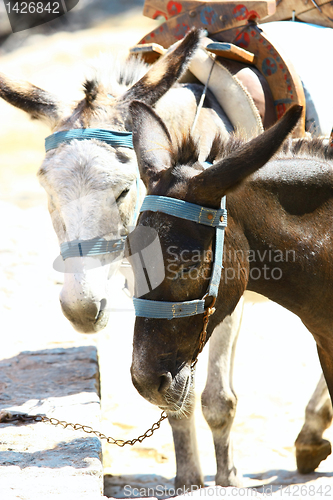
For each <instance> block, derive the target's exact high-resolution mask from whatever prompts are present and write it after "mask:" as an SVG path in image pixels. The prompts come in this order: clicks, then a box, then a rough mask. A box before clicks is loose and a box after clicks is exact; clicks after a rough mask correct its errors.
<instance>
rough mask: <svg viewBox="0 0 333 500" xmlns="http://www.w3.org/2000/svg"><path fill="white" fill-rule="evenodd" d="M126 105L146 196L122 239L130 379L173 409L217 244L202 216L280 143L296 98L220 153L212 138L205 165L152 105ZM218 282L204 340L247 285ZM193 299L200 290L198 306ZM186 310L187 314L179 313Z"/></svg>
mask: <svg viewBox="0 0 333 500" xmlns="http://www.w3.org/2000/svg"><path fill="white" fill-rule="evenodd" d="M131 112H132V117H133V141H134V147H135V152H136V154H137V157H138V164H139V168H140V173H141V177H142V179H143V181H144V183H145V185H146V188H147V194H148V195H153V196H151V197H149V196H148V197H147V198H146V199H145V201H144V204H143V208H142V213H141V215H140V218H139V222H138V226H137V228H136V229H135V231H134V232H133V233H131V235H130V237H129V240H128V251H129V259H130V261H131V263H132V265H133V269H134V274H135V280H136V284H135V296H136V297H137V298H140V299H141V300H136V299H135V306H136V314H137V318H136V322H135V329H134V342H133V360H132V367H131V373H132V380H133V383H134V385H135V387H136V388H137V390H138V391H139V392H140V393H141V394H142V395H143V396H144V397H145V398H146V399H148V400H149V401H150V402H152V403H154V404H156V405H158V406H160V407H161V408H163V409H165V410H168V411H171V412H172V411H176V412H177V411H179V410H180V409H181V408H183V407H184V402H185V401H186V400H187V396H188V394H189V391H190V387H191V365H192V363H193V361H194V360H195V359H196V356H197V354H198V352H199V339H200V338H201V334H202V332H203V327H204V316H205V314H204V310H205V309H206V308H207V307H209V306H211V304H212V299H213V297H212V296H206V295H207V290H208V286H209V284H210V279H211V273H212V261H213V260H214V252H215V251H216V249H215V229H214V228H213V227H209V225H206V224H204V223H203V224H202V221H203V220H204V217H207V219H208V220H213V219H214V218H215V215H214V214H216V213H217V214H218V215H219V212H216V209H219V207H220V202H221V198H222V197H223V196H224V195H226V194H228V192H230V191H231V190H234V189H235V188H236V187H237V186H238V185H239V184H240V183H241V182H242V181H243V180H244V179H245V178H246V177H247V176H249V175H250V174H251V173H253V172H255V171H256V170H257V169H259V168H260V167H262V166H263V165H264V164H265V163H266V162H267V161H268V160H269V159H270V157H271V156H272V155H273V154H274V153H275V152H276V151H277V150H278V148H279V147H280V145H281V143H282V141H283V140H284V139H285V137H286V136H287V135H288V133H289V132H290V131H291V130H292V128H293V127H294V125H295V124H296V123H297V120H298V118H299V116H300V113H301V107H299V106H295V107H293V108H292V109H291V110H290V111H289V112H288V113H287V114H286V115H285V116H284V117H283V118H282V120H281V121H280V122H278V123H277V124H276V125H275V126H274V127H272V128H271V129H269V130H268V131H266V132H264V133H263V134H262V135H260V136H258V137H257V138H255V139H253V140H252V141H250V142H249V143H247V144H243V145H241V146H239V147H238V148H236V149H235V150H234V151H233V152H232V153H231V154H227V155H226V156H225V157H223V158H221V157H220V159H219V156H218V154H219V153H218V149H219V148H218V147H217V141H218V139H217V141H215V143H213V147H212V151H211V154H210V156H209V157H208V158H207V160H208V162H210V163H213V165H212V166H210V167H208V168H206V169H204V167H203V165H202V164H201V163H200V162H199V161H198V152H197V151H196V147H195V145H194V144H193V141H191V139H188V140H187V142H183V143H182V144H181V145H180V146H177V147H174V145H173V144H172V143H171V139H170V135H169V133H168V130H167V128H166V126H165V125H164V123H163V121H162V120H161V119H160V118H159V117H158V116H157V115H156V113H155V112H154V111H153V110H152V109H151V108H150V107H149V106H147V105H145V104H143V103H139V102H134V103H132V105H131ZM161 196H162V197H164V198H162V199H161V198H159V197H161ZM170 198H171V199H173V200H172V201H169V200H170ZM174 199H176V200H182V201H185V202H189V203H185V204H184V203H178V202H175V200H174ZM154 204H156V205H155V206H154ZM190 204H191V205H190ZM178 205H184V211H187V213H188V215H185V218H182V216H179V215H178V214H176V216H175V213H173V214H172V213H171V212H172V210H176V209H175V207H178ZM193 205H195V207H193ZM145 206H146V207H147V208H145ZM170 206H172V207H173V209H172V210H171V212H170V208H169V207H170ZM166 207H168V208H166ZM200 207H207V208H208V210H206V211H205V210H204V209H203V208H200ZM182 209H183V207H182V206H181V208H180V209H179V207H178V208H177V210H176V211H177V212H178V213H179V210H182ZM236 209H237V207H236ZM193 210H194V212H197V213H198V215H197V216H196V217H197V221H194V220H193V218H194V216H193V215H192V214H193V213H194V212H193ZM219 217H220V215H219ZM198 222H200V223H198ZM218 224H219V223H218V222H217V225H218ZM228 224H229V225H228V232H227V234H226V238H227V239H228V244H229V245H230V244H233V243H234V240H235V241H236V242H237V237H238V236H237V234H234V232H233V228H234V226H235V223H233V221H232V219H231V220H230V222H229V223H228ZM238 231H239V230H238ZM216 246H217V244H216ZM225 264H226V263H225ZM161 267H162V271H161ZM225 282H227V283H228V285H225ZM221 283H222V284H221V285H220V286H219V290H218V292H219V293H218V297H217V301H216V310H217V312H216V313H215V315H213V316H212V318H211V321H210V323H209V325H208V330H207V336H206V339H205V340H206V341H207V339H208V338H209V336H210V334H211V333H212V331H213V328H214V326H216V325H217V324H218V323H219V322H220V321H222V320H223V319H224V317H225V316H226V315H228V314H231V312H232V311H233V309H234V307H235V306H236V304H237V302H238V300H239V298H240V297H241V295H242V293H243V291H244V289H245V287H246V283H245V279H244V277H242V276H240V277H238V279H237V278H235V279H234V280H233V281H232V282H230V281H228V280H226V281H225V280H224V276H223V270H222V279H221ZM208 295H210V293H209V294H208ZM142 299H143V300H142ZM198 299H203V300H202V301H201V306H202V309H199V305H198V304H197V302H200V300H198ZM192 301H194V304H195V308H194V309H195V310H194V309H193V307H192V306H193V302H192ZM179 302H181V304H180V305H179V304H178V303H179ZM185 302H186V303H185ZM188 302H191V310H190V312H189V310H188V309H187V308H188V307H189V306H188ZM202 302H203V304H202ZM197 305H198V308H197ZM185 309H187V313H188V312H189V315H188V316H184V312H185ZM170 317H171V318H172V319H167V318H170Z"/></svg>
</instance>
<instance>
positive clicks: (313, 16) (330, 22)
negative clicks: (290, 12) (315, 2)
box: [297, 2, 333, 28]
mask: <svg viewBox="0 0 333 500" xmlns="http://www.w3.org/2000/svg"><path fill="white" fill-rule="evenodd" d="M320 9H321V12H320V11H319V10H318V9H317V8H316V7H315V8H313V9H311V10H308V11H307V12H302V13H301V14H298V15H297V17H298V19H299V20H300V21H303V22H305V23H312V24H318V25H319V26H325V27H326V28H333V3H332V2H328V3H325V5H321V7H320Z"/></svg>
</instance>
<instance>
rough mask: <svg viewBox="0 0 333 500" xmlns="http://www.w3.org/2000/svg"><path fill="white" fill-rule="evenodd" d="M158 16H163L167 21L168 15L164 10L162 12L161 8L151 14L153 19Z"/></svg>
mask: <svg viewBox="0 0 333 500" xmlns="http://www.w3.org/2000/svg"><path fill="white" fill-rule="evenodd" d="M158 17H164V19H165V20H166V21H167V20H168V16H167V15H166V13H165V12H162V11H161V10H157V11H156V12H154V14H153V19H157V18H158Z"/></svg>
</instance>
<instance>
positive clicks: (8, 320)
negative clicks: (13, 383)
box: [0, 9, 333, 498]
mask: <svg viewBox="0 0 333 500" xmlns="http://www.w3.org/2000/svg"><path fill="white" fill-rule="evenodd" d="M153 26H154V23H153V21H151V20H149V19H145V18H143V17H142V16H141V14H140V12H139V10H138V9H135V10H134V11H129V12H128V13H127V14H126V15H122V16H120V17H119V16H118V17H116V18H115V20H114V24H113V25H112V26H110V25H109V24H108V23H107V22H105V23H102V24H100V25H99V26H98V28H92V29H89V30H85V31H76V32H75V33H68V32H67V33H56V34H53V35H52V36H48V37H46V38H45V37H44V38H42V39H41V38H38V37H37V39H36V40H35V43H32V42H31V43H30V44H29V46H27V47H21V48H20V49H18V50H16V51H12V52H11V53H9V54H6V55H3V56H1V57H0V67H1V71H2V72H4V73H7V74H11V75H13V76H15V77H18V78H24V79H26V80H30V81H31V82H33V83H34V84H36V85H38V86H40V87H43V88H46V89H48V90H51V91H53V92H55V93H57V94H59V95H61V96H63V97H64V98H71V99H74V98H78V97H79V96H80V95H81V94H80V92H81V91H80V83H81V81H82V80H83V74H84V71H85V61H86V60H87V59H89V58H91V57H95V56H96V55H98V54H99V52H101V51H104V50H105V51H109V50H110V51H120V50H127V48H128V47H129V46H131V45H133V44H135V43H136V42H137V41H138V40H139V39H140V37H141V36H143V35H144V34H145V33H146V32H148V31H149V30H150V29H152V27H153ZM41 42H42V43H41ZM0 116H1V120H0V221H1V229H2V230H1V245H0V252H1V259H0V273H1V274H0V276H1V281H0V301H1V302H0V315H1V332H2V339H3V344H2V352H1V358H3V359H4V358H7V357H11V356H14V355H15V354H17V353H18V352H20V351H23V350H26V349H29V350H34V349H42V348H45V347H46V346H48V347H50V346H55V345H57V346H59V345H61V346H73V345H82V344H83V345H84V344H92V343H93V344H95V345H97V347H98V350H99V356H100V367H101V384H102V421H101V431H102V432H105V433H106V434H108V435H111V436H114V437H119V438H132V437H136V436H137V435H139V434H142V433H143V432H145V431H146V429H148V428H149V427H150V426H151V424H152V423H153V422H155V421H156V420H158V418H159V410H158V409H156V408H155V407H153V406H152V405H150V404H149V403H148V402H146V401H145V400H144V399H143V398H141V397H140V396H139V395H138V393H137V392H136V391H135V389H134V388H133V387H132V383H131V380H130V374H129V367H130V360H131V336H132V331H133V322H134V313H133V309H132V304H131V301H130V299H129V298H128V297H127V296H126V295H125V293H123V292H120V289H121V287H122V278H121V277H120V276H119V277H118V278H117V279H116V280H115V289H114V290H115V291H114V311H113V312H112V317H111V319H110V322H109V326H108V328H107V329H106V330H104V331H103V332H101V333H99V334H98V335H93V336H87V335H81V334H78V333H76V332H74V331H73V329H72V328H71V327H70V325H69V324H68V322H67V320H66V319H65V318H64V317H63V316H62V313H61V311H60V306H59V302H58V294H59V291H60V288H61V283H62V275H61V274H60V273H57V272H56V271H54V270H53V268H52V262H53V260H54V258H55V257H56V256H57V254H58V246H57V241H56V238H55V235H54V233H53V229H52V227H51V221H50V219H49V216H48V213H47V208H46V196H45V194H44V192H43V190H42V189H41V188H40V187H39V185H38V181H37V179H36V177H35V174H36V171H37V168H38V166H39V165H40V163H41V161H42V158H43V141H44V137H45V136H46V135H48V134H49V131H48V129H47V128H46V127H45V126H44V125H42V124H39V123H37V122H30V121H29V120H28V119H27V118H26V117H25V115H24V114H23V113H22V112H20V111H18V110H16V109H14V108H11V107H10V106H9V105H7V104H6V103H3V102H2V101H1V102H0ZM207 351H208V349H207V348H206V349H205V350H204V352H203V353H202V355H201V356H200V359H199V363H198V369H197V381H196V391H197V395H198V400H199V398H200V392H201V391H202V390H203V387H204V384H205V370H206V364H207ZM319 376H320V367H319V362H318V360H317V355H316V350H315V345H314V341H313V339H312V337H311V335H310V334H309V333H308V331H307V330H306V329H305V328H304V326H303V325H302V324H301V322H300V321H299V319H298V318H296V317H295V316H294V315H292V314H291V313H289V312H288V311H286V310H284V309H282V308H281V307H279V306H277V305H276V304H273V303H271V302H269V301H267V300H265V299H263V298H261V297H260V296H255V295H254V294H248V295H247V300H246V305H245V313H244V320H243V323H242V330H241V334H240V339H239V344H238V350H237V357H236V366H235V388H236V391H237V394H238V398H239V402H238V408H237V415H236V420H235V425H234V428H233V432H232V436H233V443H234V458H235V463H236V465H237V467H238V470H239V472H240V475H241V476H243V481H244V486H252V487H255V486H256V487H259V486H262V485H265V487H266V488H271V490H272V491H275V495H276V496H280V498H281V497H282V496H281V488H286V487H287V486H288V485H293V486H292V487H291V488H292V489H289V494H288V493H286V494H287V495H288V497H289V496H291V497H293V498H304V497H306V496H307V495H306V493H307V494H308V496H312V497H313V496H314V497H315V498H320V497H321V496H328V497H331V496H333V472H332V471H333V458H332V457H329V458H328V459H327V460H326V461H325V462H323V463H322V464H321V465H320V467H319V468H318V470H317V471H316V472H315V473H314V474H310V475H307V476H301V475H299V474H297V472H296V465H295V459H294V446H293V443H294V440H295V438H296V436H297V434H298V432H299V430H300V429H301V426H302V423H303V417H304V409H305V406H306V403H307V401H308V399H309V397H310V396H311V394H312V392H313V390H314V388H315V386H316V383H317V381H318V380H319ZM196 420H197V429H198V442H199V449H200V455H201V463H202V468H203V472H204V475H205V482H206V484H207V485H212V484H214V475H215V470H216V466H215V460H214V450H213V443H212V438H211V434H210V431H209V429H208V426H207V424H206V423H205V421H204V418H203V416H202V414H201V409H200V405H199V404H198V405H197V409H196ZM327 437H328V439H330V440H332V437H333V436H332V430H328V431H327ZM104 470H105V495H107V496H112V497H116V498H121V497H124V496H126V494H125V493H126V490H125V489H124V488H125V486H126V485H130V486H131V488H132V489H133V488H134V487H140V488H141V487H145V488H148V487H155V488H156V486H157V485H163V486H164V487H166V488H167V489H169V492H172V487H173V477H174V475H175V460H174V453H173V444H172V435H171V429H170V427H169V425H168V423H167V422H164V423H163V424H162V426H161V429H160V430H159V431H157V432H156V434H154V436H153V437H152V438H150V439H148V440H146V441H144V443H143V444H141V445H135V446H134V447H133V448H115V447H113V446H111V445H106V446H104ZM311 485H315V488H317V489H316V490H314V489H313V488H312V489H310V486H311ZM301 486H303V487H304V488H303V490H302V491H301V488H300V487H301ZM320 486H323V487H325V488H326V489H324V488H322V489H321V490H320ZM127 491H128V490H127ZM266 491H270V490H266ZM286 491H287V490H286ZM312 492H317V493H316V494H315V495H313V494H312Z"/></svg>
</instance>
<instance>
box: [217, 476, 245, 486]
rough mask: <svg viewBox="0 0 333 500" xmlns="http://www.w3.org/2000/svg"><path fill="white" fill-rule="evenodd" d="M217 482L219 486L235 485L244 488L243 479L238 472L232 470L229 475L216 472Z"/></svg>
mask: <svg viewBox="0 0 333 500" xmlns="http://www.w3.org/2000/svg"><path fill="white" fill-rule="evenodd" d="M215 484H216V485H218V486H225V487H226V486H235V487H236V488H242V487H243V486H244V484H243V481H242V479H241V478H240V477H239V476H238V475H237V473H234V472H231V473H230V474H229V475H228V476H227V477H226V476H225V474H223V475H218V474H216V478H215Z"/></svg>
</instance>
